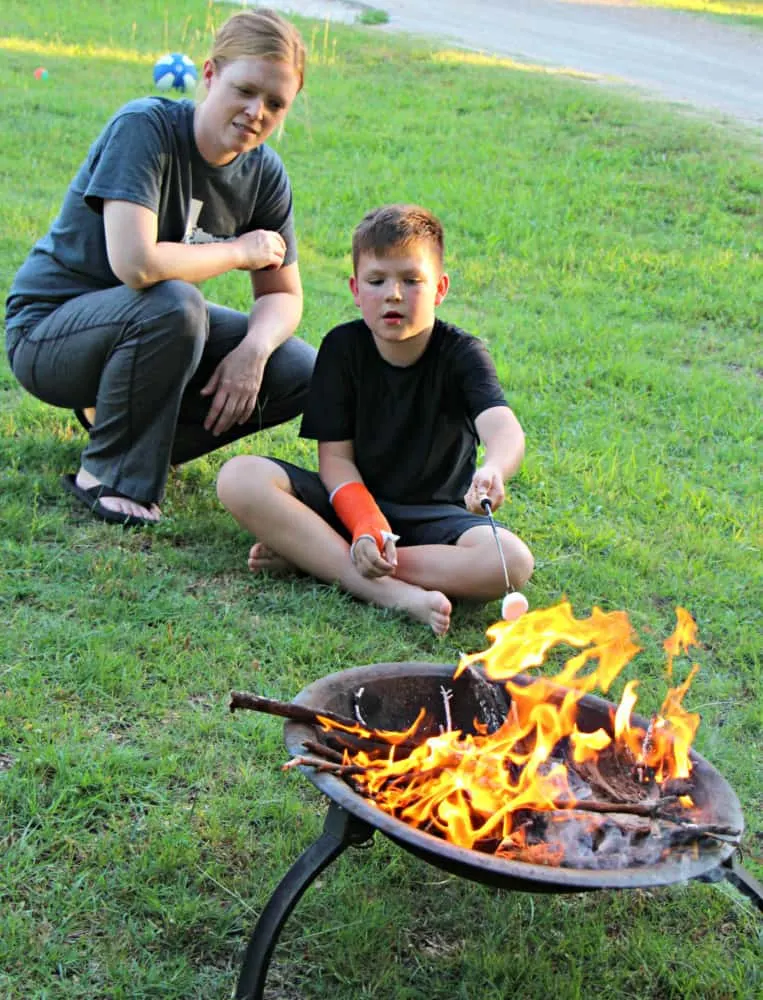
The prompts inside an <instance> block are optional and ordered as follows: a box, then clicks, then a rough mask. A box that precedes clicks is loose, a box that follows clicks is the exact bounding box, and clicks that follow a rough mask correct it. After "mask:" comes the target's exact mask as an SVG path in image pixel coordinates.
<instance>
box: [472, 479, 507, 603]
mask: <svg viewBox="0 0 763 1000" xmlns="http://www.w3.org/2000/svg"><path fill="white" fill-rule="evenodd" d="M480 506H481V507H482V509H483V510H484V511H485V513H486V514H487V519H488V521H490V527H491V528H492V529H493V538H494V539H495V544H496V546H497V547H498V555H499V556H500V558H501V569H502V570H503V579H504V580H505V581H506V593H507V594H513V593H514V588H513V587H512V585H511V581H510V580H509V571H508V570H507V569H506V558H505V556H504V554H503V546H502V545H501V540H500V538H499V537H498V528H497V526H496V523H495V518H494V517H493V505H492V504H491V503H490V497H483V498H482V499H481V500H480Z"/></svg>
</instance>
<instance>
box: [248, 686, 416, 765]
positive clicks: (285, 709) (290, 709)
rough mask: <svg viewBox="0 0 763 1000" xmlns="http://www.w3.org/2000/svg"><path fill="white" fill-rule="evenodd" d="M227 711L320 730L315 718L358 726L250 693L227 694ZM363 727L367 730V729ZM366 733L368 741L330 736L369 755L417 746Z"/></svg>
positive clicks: (319, 711)
mask: <svg viewBox="0 0 763 1000" xmlns="http://www.w3.org/2000/svg"><path fill="white" fill-rule="evenodd" d="M229 708H230V710H231V712H235V711H236V710H237V709H239V708H247V709H251V711H253V712H265V713H267V714H268V715H278V716H280V717H281V718H283V719H291V720H292V721H293V722H304V723H306V724H307V725H309V726H318V727H320V728H322V727H323V725H322V723H321V722H320V721H319V717H320V718H323V719H328V721H329V722H333V723H334V724H335V725H337V726H345V727H347V728H348V729H350V730H355V729H357V728H358V725H359V724H358V723H357V722H356V721H355V720H354V719H351V718H349V716H346V715H339V714H338V713H337V712H331V711H328V710H327V709H326V710H323V709H316V708H308V707H307V706H306V705H295V704H294V702H291V701H277V700H276V699H275V698H264V697H262V695H259V694H251V693H250V692H248V691H231V693H230V704H229ZM364 728H366V729H367V727H364ZM368 732H369V733H370V734H371V736H370V738H369V737H366V736H360V735H358V734H357V733H353V732H349V733H345V732H342V730H339V729H336V730H333V731H332V736H334V737H335V738H337V739H338V738H339V737H342V738H346V739H350V738H352V739H353V740H358V741H362V742H363V743H365V744H367V746H361V747H359V749H364V750H365V749H367V750H368V751H369V752H371V751H373V750H379V751H384V752H389V749H390V747H391V746H393V745H394V746H397V747H404V748H405V749H406V750H412V749H413V748H414V747H416V746H419V743H417V742H416V741H415V740H411V739H407V740H404V741H403V742H402V743H395V744H392V743H390V742H389V741H388V740H385V739H384V738H383V737H382V736H379V737H378V739H374V738H373V737H374V733H378V732H379V730H377V729H369V730H368ZM348 749H353V747H348Z"/></svg>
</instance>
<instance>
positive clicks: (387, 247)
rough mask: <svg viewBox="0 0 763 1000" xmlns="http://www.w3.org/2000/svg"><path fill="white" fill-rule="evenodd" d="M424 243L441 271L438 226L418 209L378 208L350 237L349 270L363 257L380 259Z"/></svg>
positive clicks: (442, 244) (441, 237) (442, 245)
mask: <svg viewBox="0 0 763 1000" xmlns="http://www.w3.org/2000/svg"><path fill="white" fill-rule="evenodd" d="M420 242H421V243H426V244H427V245H428V246H429V248H430V249H431V250H432V252H433V253H434V255H435V257H436V258H437V261H438V263H439V265H440V267H442V262H443V257H444V254H445V235H444V233H443V228H442V223H441V222H440V220H439V219H438V218H437V217H436V216H435V215H433V214H432V213H431V212H430V211H429V210H428V209H426V208H422V207H421V206H420V205H382V207H381V208H374V209H372V210H371V211H370V212H366V214H365V215H364V216H363V218H362V219H361V221H360V222H359V223H358V225H357V226H356V228H355V232H354V233H353V234H352V267H353V270H354V271H357V269H358V261H359V259H360V255H361V254H363V253H371V254H375V255H376V256H383V255H384V254H387V253H390V251H392V250H400V249H403V248H405V247H408V246H410V245H411V244H412V243H420Z"/></svg>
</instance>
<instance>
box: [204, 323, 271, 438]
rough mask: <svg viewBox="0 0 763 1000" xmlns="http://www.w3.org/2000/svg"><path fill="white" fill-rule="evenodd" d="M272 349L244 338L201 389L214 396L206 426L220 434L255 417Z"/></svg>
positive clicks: (205, 422)
mask: <svg viewBox="0 0 763 1000" xmlns="http://www.w3.org/2000/svg"><path fill="white" fill-rule="evenodd" d="M269 356H270V355H269V353H268V352H267V351H265V350H263V348H262V347H261V346H260V345H258V344H253V343H251V342H250V341H248V340H244V341H242V342H241V343H240V344H239V345H238V347H235V348H234V349H233V350H232V351H231V352H230V354H227V355H226V356H225V357H224V358H223V359H222V361H221V362H220V364H219V365H218V366H217V368H215V370H214V372H213V374H212V378H211V379H210V380H209V382H207V384H206V385H205V386H204V388H203V389H202V390H201V394H202V396H212V404H211V406H210V407H209V412H208V413H207V418H206V420H205V421H204V429H205V430H207V431H212V433H213V434H214V435H215V437H217V435H218V434H222V433H224V432H225V431H227V430H229V429H230V428H231V427H233V425H234V424H244V423H246V421H247V420H248V419H249V418H250V417H251V415H252V412H253V411H254V407H255V405H256V403H257V395H258V393H259V391H260V386H261V385H262V376H263V373H264V371H265V365H266V364H267V361H268V357H269Z"/></svg>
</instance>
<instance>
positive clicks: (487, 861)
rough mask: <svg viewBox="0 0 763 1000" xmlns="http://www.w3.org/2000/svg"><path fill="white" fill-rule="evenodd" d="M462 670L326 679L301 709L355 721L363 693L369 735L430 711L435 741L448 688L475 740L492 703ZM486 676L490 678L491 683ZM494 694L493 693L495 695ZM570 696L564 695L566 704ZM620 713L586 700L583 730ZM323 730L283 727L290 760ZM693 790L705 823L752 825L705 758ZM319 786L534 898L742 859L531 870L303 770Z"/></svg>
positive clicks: (464, 872)
mask: <svg viewBox="0 0 763 1000" xmlns="http://www.w3.org/2000/svg"><path fill="white" fill-rule="evenodd" d="M454 671H455V667H454V666H453V665H450V664H444V663H374V664H371V665H369V666H363V667H355V668H352V669H349V670H343V671H340V672H338V673H334V674H329V675H327V676H326V677H322V678H321V679H320V680H318V681H315V683H313V684H310V685H309V686H308V687H306V688H304V689H303V690H302V691H301V692H300V693H299V694H298V695H297V697H296V698H294V699H293V700H294V702H296V703H297V704H299V705H305V706H308V707H309V708H312V709H317V710H324V711H334V712H338V713H341V714H342V715H344V716H348V717H350V718H354V705H355V696H356V692H358V691H359V690H360V689H361V688H362V689H363V693H362V697H361V699H360V705H361V710H362V714H363V719H364V720H365V723H366V725H367V726H368V727H370V728H378V729H389V730H403V729H406V728H407V727H408V726H410V725H411V723H412V722H413V721H414V719H415V718H416V716H417V714H418V712H419V710H420V709H421V707H422V706H424V707H425V708H426V709H427V728H426V730H425V732H427V734H429V733H430V732H431V733H436V732H438V730H439V726H440V725H444V724H445V716H444V705H443V698H442V694H441V692H440V688H441V687H443V686H444V687H446V688H448V689H450V690H452V691H453V698H452V700H451V702H450V709H451V718H452V725H453V727H454V728H456V729H461V730H463V731H465V732H473V731H474V727H473V720H474V718H475V717H476V718H478V719H483V717H484V698H482V697H481V695H480V692H479V691H476V690H475V684H474V682H473V678H470V677H469V674H468V672H465V673H464V674H462V675H461V676H460V677H459V679H458V680H456V681H454V680H453V673H454ZM482 676H483V678H484V675H482ZM533 679H534V678H532V677H529V676H528V675H519V676H518V677H516V678H514V680H515V681H516V682H517V683H520V684H522V683H530V682H531V681H532V680H533ZM484 684H490V685H491V687H492V688H493V689H495V691H494V693H495V696H496V698H497V699H503V703H504V704H505V706H506V708H508V705H509V697H508V694H507V693H506V691H505V689H504V687H503V685H502V684H497V683H493V682H490V681H487V680H486V679H483V681H482V684H481V685H480V686H481V687H482V689H483V690H482V694H484V690H485V689H484ZM492 693H493V692H491V694H492ZM563 694H564V692H563V690H562V689H560V693H559V697H560V698H561V697H562V696H563ZM614 707H615V706H614V705H612V704H611V703H610V702H608V701H605V700H604V699H602V698H597V697H594V696H592V695H585V696H583V698H581V700H580V702H579V707H578V726H579V728H580V729H581V730H583V731H586V732H593V731H595V730H596V729H598V728H600V727H601V728H604V729H605V730H607V731H608V732H611V722H610V718H611V712H612V710H613V709H614ZM633 720H634V721H635V722H636V723H637V724H638V725H640V726H642V727H644V728H646V726H647V724H648V723H647V720H646V719H643V718H641V717H639V716H637V715H634V716H633ZM321 737H322V730H321V729H320V728H318V727H313V726H310V725H305V724H302V723H296V722H291V721H289V722H287V723H286V724H285V726H284V741H285V743H286V747H287V749H288V750H289V752H290V753H291V754H294V755H298V754H301V753H304V752H305V751H304V747H303V746H302V742H303V740H306V739H312V740H316V739H317V740H321ZM691 761H692V765H693V772H692V778H693V781H694V788H693V790H692V797H693V799H694V801H695V804H696V805H697V806H698V807H699V808H700V809H701V810H702V814H703V816H702V818H703V821H704V822H706V823H718V824H724V825H728V826H731V827H733V828H734V829H738V830H740V831H741V830H742V828H743V825H744V820H743V817H742V809H741V806H740V804H739V800H738V798H737V796H736V795H735V793H734V791H733V789H732V788H731V786H730V785H729V784H728V782H727V781H726V780H725V779H724V778H723V777H722V776H721V775H720V774H719V773H718V771H716V770H715V768H714V767H713V766H712V765H711V764H709V763H708V762H707V761H706V760H705V759H704V758H703V757H701V756H700V755H699V754H698V753H695V752H694V751H691ZM300 770H301V771H302V772H303V773H304V775H305V777H307V778H308V779H309V780H310V781H311V782H312V783H313V784H314V785H315V786H316V788H318V789H320V791H321V792H323V793H324V795H326V796H328V798H329V799H331V800H332V801H333V802H335V803H336V804H337V805H339V806H341V807H342V808H343V809H345V810H346V811H347V812H348V813H350V814H352V815H353V816H355V817H357V818H358V819H360V820H362V821H363V822H365V823H367V824H368V825H369V826H371V827H373V828H376V829H378V830H380V831H381V832H382V833H383V834H384V835H385V836H387V837H389V838H390V840H393V841H394V842H395V843H396V844H398V845H399V846H400V847H402V848H404V849H405V850H407V851H410V852H411V853H412V854H414V855H416V856H417V857H419V858H422V859H423V860H424V861H427V862H429V863H430V864H432V865H435V866H436V867H438V868H442V869H444V870H445V871H448V872H451V873H453V874H455V875H459V876H461V877H463V878H468V879H471V880H472V881H476V882H482V883H485V884H487V885H492V886H496V887H498V888H506V889H516V890H522V891H526V892H581V891H586V890H593V889H624V888H628V889H635V888H646V887H649V886H657V885H668V884H670V883H673V882H680V881H685V880H687V879H694V878H698V877H700V876H703V875H706V874H707V873H709V872H711V871H713V870H715V869H717V868H718V866H719V865H721V864H722V863H723V862H724V861H727V859H729V858H730V857H731V855H732V854H733V853H734V851H735V845H733V844H726V843H721V842H718V841H711V840H709V839H707V838H705V839H703V840H702V841H701V842H700V844H699V847H698V849H697V850H696V851H694V852H680V853H679V852H672V854H674V855H675V856H671V855H668V857H667V858H665V859H664V860H662V861H660V862H658V863H657V864H654V865H639V866H632V867H623V868H618V869H611V868H610V869H606V870H588V869H574V868H560V867H552V866H550V865H538V864H528V863H525V862H521V861H513V860H508V859H505V858H500V857H496V856H495V855H491V854H486V853H482V852H480V851H474V850H470V849H468V848H463V847H457V846H456V845H454V844H450V843H448V842H447V841H445V840H442V839H441V838H439V837H436V836H434V835H432V834H429V833H425V832H423V831H421V830H417V829H415V828H414V827H412V826H409V825H408V824H406V823H404V822H402V821H400V820H397V819H395V818H394V817H392V816H389V815H388V814H387V813H385V812H382V810H381V809H379V808H377V807H376V806H375V805H374V804H373V802H372V801H371V800H370V799H367V798H364V797H363V796H361V795H358V794H357V793H356V792H354V791H353V790H352V789H351V788H350V786H349V785H348V784H347V783H346V782H345V781H344V780H343V779H341V778H338V777H337V776H336V775H332V774H329V773H327V772H324V773H318V772H316V771H315V770H314V769H313V768H310V767H300Z"/></svg>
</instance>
